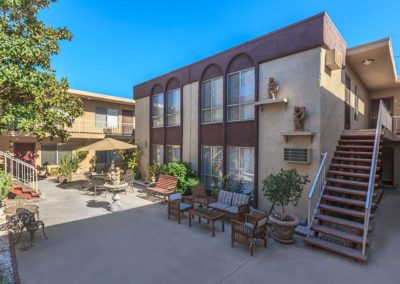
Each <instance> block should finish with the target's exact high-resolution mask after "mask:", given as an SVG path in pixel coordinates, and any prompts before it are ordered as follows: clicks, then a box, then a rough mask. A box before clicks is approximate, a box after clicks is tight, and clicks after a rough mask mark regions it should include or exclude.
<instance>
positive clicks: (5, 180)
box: [0, 170, 12, 200]
mask: <svg viewBox="0 0 400 284" xmlns="http://www.w3.org/2000/svg"><path fill="white" fill-rule="evenodd" d="M11 188H12V183H11V176H10V175H9V174H6V173H5V172H4V171H3V170H0V200H3V199H4V198H6V196H7V195H8V192H9V191H10V190H11Z"/></svg>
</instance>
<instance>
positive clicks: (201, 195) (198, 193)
mask: <svg viewBox="0 0 400 284" xmlns="http://www.w3.org/2000/svg"><path fill="white" fill-rule="evenodd" d="M192 196H193V205H194V204H195V203H199V204H203V205H205V206H207V205H208V196H207V191H206V189H205V188H204V187H203V186H201V185H197V186H195V187H193V190H192Z"/></svg>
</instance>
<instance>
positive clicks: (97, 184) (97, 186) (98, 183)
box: [92, 176, 107, 197]
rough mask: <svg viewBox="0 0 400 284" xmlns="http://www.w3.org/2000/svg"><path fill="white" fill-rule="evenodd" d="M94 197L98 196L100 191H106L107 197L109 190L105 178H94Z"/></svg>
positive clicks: (105, 195)
mask: <svg viewBox="0 0 400 284" xmlns="http://www.w3.org/2000/svg"><path fill="white" fill-rule="evenodd" d="M92 182H93V188H94V195H95V196H97V192H98V191H100V192H101V191H104V197H107V188H106V187H105V186H104V184H105V183H106V179H105V177H102V176H94V177H93V178H92Z"/></svg>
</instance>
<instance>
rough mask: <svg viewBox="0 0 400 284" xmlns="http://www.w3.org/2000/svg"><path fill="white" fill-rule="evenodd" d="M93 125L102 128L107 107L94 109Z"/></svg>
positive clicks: (104, 124)
mask: <svg viewBox="0 0 400 284" xmlns="http://www.w3.org/2000/svg"><path fill="white" fill-rule="evenodd" d="M95 112H96V114H95V126H96V127H101V128H104V127H106V125H107V109H106V108H103V107H96V110H95Z"/></svg>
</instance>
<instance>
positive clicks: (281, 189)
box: [263, 169, 310, 220]
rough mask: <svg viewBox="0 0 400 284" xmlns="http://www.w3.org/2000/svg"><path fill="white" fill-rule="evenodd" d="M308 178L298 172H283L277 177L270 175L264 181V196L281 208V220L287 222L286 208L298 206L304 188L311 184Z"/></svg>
mask: <svg viewBox="0 0 400 284" xmlns="http://www.w3.org/2000/svg"><path fill="white" fill-rule="evenodd" d="M309 182H310V180H309V179H308V176H302V175H299V173H298V172H297V170H295V169H292V170H287V171H284V170H283V169H281V171H280V172H279V173H278V174H276V175H269V176H268V177H267V178H266V179H264V180H263V184H264V186H263V191H264V195H265V196H266V197H267V198H268V200H269V201H271V202H272V203H273V204H276V205H277V206H279V207H281V212H282V215H281V219H282V220H285V219H286V216H285V210H286V206H288V205H289V204H292V205H293V206H297V203H298V201H299V200H300V198H301V194H302V193H303V190H304V186H305V185H306V184H307V183H309Z"/></svg>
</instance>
